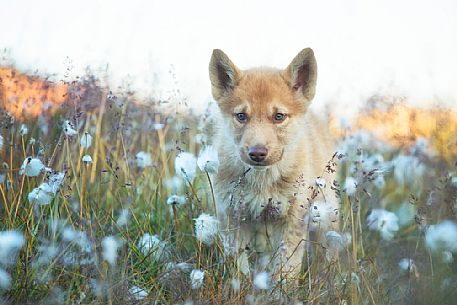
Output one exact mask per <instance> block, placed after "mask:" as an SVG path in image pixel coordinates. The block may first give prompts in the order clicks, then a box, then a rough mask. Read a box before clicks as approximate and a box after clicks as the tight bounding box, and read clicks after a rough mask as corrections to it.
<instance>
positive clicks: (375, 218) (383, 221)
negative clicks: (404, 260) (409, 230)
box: [367, 209, 400, 240]
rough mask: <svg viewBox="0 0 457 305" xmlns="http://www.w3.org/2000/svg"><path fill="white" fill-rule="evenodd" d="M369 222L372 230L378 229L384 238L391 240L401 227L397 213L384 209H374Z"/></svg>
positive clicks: (368, 219) (368, 218)
mask: <svg viewBox="0 0 457 305" xmlns="http://www.w3.org/2000/svg"><path fill="white" fill-rule="evenodd" d="M367 224H368V228H369V229H370V230H372V231H378V232H379V233H380V234H381V237H382V239H384V240H391V239H392V238H393V237H394V235H395V233H396V232H397V231H398V229H399V228H400V227H399V225H398V217H397V215H395V214H394V213H392V212H389V211H386V210H384V209H374V210H372V211H371V213H370V215H368V217H367Z"/></svg>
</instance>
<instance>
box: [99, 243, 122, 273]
mask: <svg viewBox="0 0 457 305" xmlns="http://www.w3.org/2000/svg"><path fill="white" fill-rule="evenodd" d="M121 245H122V243H121V241H120V240H119V239H118V238H117V237H115V236H106V237H105V238H103V240H102V250H103V251H102V255H103V259H104V260H105V261H107V262H108V263H109V264H110V265H111V266H115V265H116V260H117V252H118V249H119V247H121Z"/></svg>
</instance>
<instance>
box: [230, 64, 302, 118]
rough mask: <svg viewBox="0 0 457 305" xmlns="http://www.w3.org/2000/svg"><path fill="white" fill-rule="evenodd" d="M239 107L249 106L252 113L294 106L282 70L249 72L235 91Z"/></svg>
mask: <svg viewBox="0 0 457 305" xmlns="http://www.w3.org/2000/svg"><path fill="white" fill-rule="evenodd" d="M235 95H236V97H237V98H236V100H238V101H239V104H238V105H237V106H241V105H242V104H247V106H248V108H250V110H251V111H256V110H259V109H264V110H265V109H269V108H275V107H276V108H279V107H281V106H282V107H285V108H287V107H288V106H292V105H288V104H292V103H293V101H292V98H293V95H292V92H291V90H290V88H289V86H288V84H287V83H286V81H285V80H284V78H283V77H282V75H281V73H280V70H273V69H270V70H265V69H256V70H247V71H243V76H242V77H241V80H240V82H239V83H238V86H237V88H236V90H235Z"/></svg>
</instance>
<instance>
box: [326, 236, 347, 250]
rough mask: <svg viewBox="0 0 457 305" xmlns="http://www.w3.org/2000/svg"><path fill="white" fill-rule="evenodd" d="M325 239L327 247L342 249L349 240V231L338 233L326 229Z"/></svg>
mask: <svg viewBox="0 0 457 305" xmlns="http://www.w3.org/2000/svg"><path fill="white" fill-rule="evenodd" d="M325 240H326V241H327V245H328V247H329V248H332V249H335V250H342V249H343V248H344V247H346V245H348V244H349V243H350V242H351V235H350V234H349V233H346V234H340V233H338V232H336V231H328V232H327V233H325Z"/></svg>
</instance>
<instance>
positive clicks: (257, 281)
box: [254, 272, 271, 290]
mask: <svg viewBox="0 0 457 305" xmlns="http://www.w3.org/2000/svg"><path fill="white" fill-rule="evenodd" d="M270 281H271V279H270V275H269V274H268V273H267V272H260V273H257V274H256V276H255V277H254V287H255V288H257V289H262V290H265V289H269V288H270Z"/></svg>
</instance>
